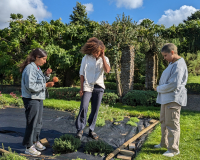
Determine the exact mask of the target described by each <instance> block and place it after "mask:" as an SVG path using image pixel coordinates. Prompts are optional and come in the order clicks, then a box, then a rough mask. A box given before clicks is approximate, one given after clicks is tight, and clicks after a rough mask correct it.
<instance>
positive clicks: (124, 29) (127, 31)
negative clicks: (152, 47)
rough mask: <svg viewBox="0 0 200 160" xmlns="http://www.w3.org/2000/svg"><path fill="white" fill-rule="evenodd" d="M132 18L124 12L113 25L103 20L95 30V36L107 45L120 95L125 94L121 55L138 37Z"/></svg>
mask: <svg viewBox="0 0 200 160" xmlns="http://www.w3.org/2000/svg"><path fill="white" fill-rule="evenodd" d="M131 20H132V19H131V18H130V16H125V15H124V14H123V15H122V16H121V17H120V15H118V16H117V18H116V21H115V22H113V24H112V25H110V24H109V23H108V22H101V25H100V26H99V27H98V28H96V30H95V31H94V36H96V37H97V38H99V39H101V40H102V41H103V42H104V44H105V45H106V48H107V51H106V53H108V54H106V55H107V56H108V58H109V59H110V62H111V65H113V66H114V70H115V75H116V83H117V90H118V95H119V96H120V97H122V94H123V90H122V86H121V80H120V69H121V56H122V54H123V51H126V52H127V46H128V47H131V46H132V45H133V46H134V44H135V43H134V42H135V40H136V37H137V35H136V34H137V32H136V24H134V23H132V22H131ZM133 72H134V71H133ZM131 83H132V82H131Z"/></svg>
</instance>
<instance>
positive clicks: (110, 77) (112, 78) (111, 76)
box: [106, 73, 116, 82]
mask: <svg viewBox="0 0 200 160" xmlns="http://www.w3.org/2000/svg"><path fill="white" fill-rule="evenodd" d="M106 82H116V79H115V73H109V74H106Z"/></svg>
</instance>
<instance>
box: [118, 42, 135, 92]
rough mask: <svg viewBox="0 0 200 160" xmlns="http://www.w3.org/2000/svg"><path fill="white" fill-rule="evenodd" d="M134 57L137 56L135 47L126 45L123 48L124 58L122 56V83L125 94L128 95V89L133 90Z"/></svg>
mask: <svg viewBox="0 0 200 160" xmlns="http://www.w3.org/2000/svg"><path fill="white" fill-rule="evenodd" d="M134 58H135V51H134V47H133V46H125V47H124V48H123V50H122V58H121V83H122V90H123V93H122V95H123V96H124V95H126V94H127V93H128V91H130V90H133V81H134Z"/></svg>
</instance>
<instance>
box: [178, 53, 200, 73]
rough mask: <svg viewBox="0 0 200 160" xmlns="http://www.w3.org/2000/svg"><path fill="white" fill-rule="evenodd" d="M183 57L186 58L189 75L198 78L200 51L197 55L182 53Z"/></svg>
mask: <svg viewBox="0 0 200 160" xmlns="http://www.w3.org/2000/svg"><path fill="white" fill-rule="evenodd" d="M181 57H183V58H184V60H185V62H186V64H187V67H188V73H189V75H190V76H191V75H193V76H197V75H200V70H199V69H200V64H199V61H200V51H198V52H197V53H182V54H181Z"/></svg>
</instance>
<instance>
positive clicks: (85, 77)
mask: <svg viewBox="0 0 200 160" xmlns="http://www.w3.org/2000/svg"><path fill="white" fill-rule="evenodd" d="M104 50H105V46H104V44H103V42H102V41H100V40H98V39H97V38H95V37H92V38H90V39H88V41H87V43H86V44H85V45H84V46H83V47H82V48H81V52H82V53H83V54H85V56H84V57H83V59H82V62H81V67H80V81H81V89H80V91H79V93H80V96H81V105H80V111H79V114H78V117H77V119H76V123H75V124H76V129H77V137H78V138H80V139H81V138H82V135H83V129H84V128H85V126H86V123H87V111H88V105H89V101H90V99H91V113H90V116H89V119H88V123H89V134H88V136H90V137H91V138H93V139H98V136H97V134H96V133H95V132H94V128H95V124H96V120H97V115H98V111H99V107H100V105H101V100H102V97H103V93H104V89H105V85H104V72H106V73H109V72H110V63H109V59H108V58H107V57H106V56H105V53H104Z"/></svg>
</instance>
